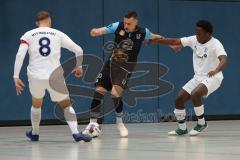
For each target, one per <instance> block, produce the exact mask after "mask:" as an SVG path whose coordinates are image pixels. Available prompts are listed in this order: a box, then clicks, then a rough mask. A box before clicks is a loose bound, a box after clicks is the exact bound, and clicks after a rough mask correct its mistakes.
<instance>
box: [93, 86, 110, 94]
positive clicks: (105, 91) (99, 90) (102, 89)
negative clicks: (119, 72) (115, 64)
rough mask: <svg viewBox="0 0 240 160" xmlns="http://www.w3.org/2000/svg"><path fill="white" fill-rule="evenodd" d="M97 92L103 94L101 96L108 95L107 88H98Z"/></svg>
mask: <svg viewBox="0 0 240 160" xmlns="http://www.w3.org/2000/svg"><path fill="white" fill-rule="evenodd" d="M96 91H97V92H99V93H101V94H105V93H107V90H106V89H105V88H103V87H100V86H97V87H96Z"/></svg>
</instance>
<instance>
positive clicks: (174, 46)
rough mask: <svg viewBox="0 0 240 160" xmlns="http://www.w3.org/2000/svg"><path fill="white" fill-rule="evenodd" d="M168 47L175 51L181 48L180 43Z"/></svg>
mask: <svg viewBox="0 0 240 160" xmlns="http://www.w3.org/2000/svg"><path fill="white" fill-rule="evenodd" d="M169 47H170V48H172V49H173V50H174V51H175V52H176V53H177V52H180V51H181V50H182V45H170V46H169Z"/></svg>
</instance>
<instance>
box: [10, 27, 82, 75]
mask: <svg viewBox="0 0 240 160" xmlns="http://www.w3.org/2000/svg"><path fill="white" fill-rule="evenodd" d="M22 44H24V45H27V46H28V48H27V51H28V53H29V65H28V68H27V71H28V77H29V78H30V77H31V78H36V79H49V77H50V75H51V73H52V72H53V71H54V70H55V69H56V68H57V67H59V66H60V57H61V47H63V48H66V49H68V50H70V51H72V52H74V53H75V54H76V56H80V55H82V48H81V47H79V46H78V45H76V44H75V43H74V42H73V41H72V40H71V39H70V38H69V37H68V36H67V35H66V34H64V33H63V32H61V31H58V30H56V29H53V28H49V27H39V28H36V29H33V30H30V31H28V32H26V33H25V34H24V35H23V36H22V37H21V45H22ZM21 45H20V47H21ZM18 52H20V49H19V51H18ZM18 54H26V53H21V52H20V53H18ZM22 57H23V58H24V57H25V55H23V56H22ZM20 69H21V64H20V66H19V65H17V64H15V69H14V77H18V76H19V72H20Z"/></svg>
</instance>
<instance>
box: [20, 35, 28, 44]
mask: <svg viewBox="0 0 240 160" xmlns="http://www.w3.org/2000/svg"><path fill="white" fill-rule="evenodd" d="M20 44H26V45H29V40H28V32H26V33H25V34H24V35H23V36H22V37H21V38H20Z"/></svg>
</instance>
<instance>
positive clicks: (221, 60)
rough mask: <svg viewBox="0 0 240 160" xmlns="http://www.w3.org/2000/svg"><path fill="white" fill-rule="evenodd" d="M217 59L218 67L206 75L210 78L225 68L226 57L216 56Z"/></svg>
mask: <svg viewBox="0 0 240 160" xmlns="http://www.w3.org/2000/svg"><path fill="white" fill-rule="evenodd" d="M218 59H219V65H218V66H217V68H216V69H215V70H213V71H210V72H209V73H208V76H209V77H212V76H214V75H216V74H217V73H218V72H221V71H223V70H224V68H225V67H226V65H227V56H226V55H220V56H218Z"/></svg>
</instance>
